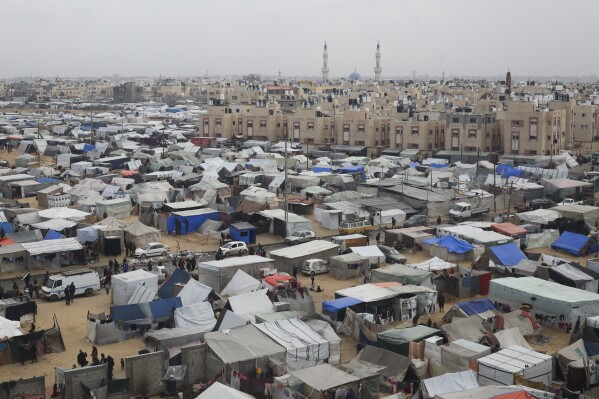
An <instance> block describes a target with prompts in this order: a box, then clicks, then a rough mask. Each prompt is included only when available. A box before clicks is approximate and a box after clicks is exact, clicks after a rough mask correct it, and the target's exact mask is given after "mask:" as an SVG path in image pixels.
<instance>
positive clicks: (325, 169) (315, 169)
mask: <svg viewBox="0 0 599 399" xmlns="http://www.w3.org/2000/svg"><path fill="white" fill-rule="evenodd" d="M332 171H333V168H332V167H330V166H314V167H313V168H312V172H314V173H318V172H332Z"/></svg>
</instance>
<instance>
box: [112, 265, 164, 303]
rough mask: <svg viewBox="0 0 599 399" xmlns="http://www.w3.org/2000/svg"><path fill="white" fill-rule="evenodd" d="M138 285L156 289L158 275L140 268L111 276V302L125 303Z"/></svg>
mask: <svg viewBox="0 0 599 399" xmlns="http://www.w3.org/2000/svg"><path fill="white" fill-rule="evenodd" d="M138 285H143V286H144V287H145V288H147V289H150V290H152V291H158V275H156V274H154V273H150V272H147V271H145V270H142V269H138V270H134V271H131V272H127V273H120V274H115V275H114V276H112V303H113V304H114V305H117V306H118V305H126V304H127V303H128V302H129V299H131V297H132V296H133V293H134V292H135V290H136V288H137V286H138Z"/></svg>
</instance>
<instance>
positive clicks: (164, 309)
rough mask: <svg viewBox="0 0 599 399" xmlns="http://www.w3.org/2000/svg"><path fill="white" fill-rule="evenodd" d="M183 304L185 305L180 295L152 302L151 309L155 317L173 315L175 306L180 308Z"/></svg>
mask: <svg viewBox="0 0 599 399" xmlns="http://www.w3.org/2000/svg"><path fill="white" fill-rule="evenodd" d="M181 306H183V304H182V303H181V298H179V297H174V298H168V299H163V300H161V301H154V302H150V310H151V311H152V316H153V317H154V319H158V318H162V317H170V316H172V315H173V308H180V307H181Z"/></svg>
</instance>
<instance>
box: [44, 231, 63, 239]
mask: <svg viewBox="0 0 599 399" xmlns="http://www.w3.org/2000/svg"><path fill="white" fill-rule="evenodd" d="M61 238H64V236H63V235H62V234H60V233H59V232H57V231H55V230H48V233H46V236H45V237H44V240H59V239H61Z"/></svg>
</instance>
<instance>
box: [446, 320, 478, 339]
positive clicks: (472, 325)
mask: <svg viewBox="0 0 599 399" xmlns="http://www.w3.org/2000/svg"><path fill="white" fill-rule="evenodd" d="M441 330H442V331H443V332H445V334H446V335H447V337H448V338H449V340H450V341H457V340H458V339H465V340H468V341H474V342H478V340H480V339H481V338H482V336H483V333H484V331H485V329H484V327H483V320H482V319H481V318H480V317H468V318H466V319H461V318H456V319H454V320H453V321H452V322H451V323H447V324H443V325H442V326H441Z"/></svg>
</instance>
